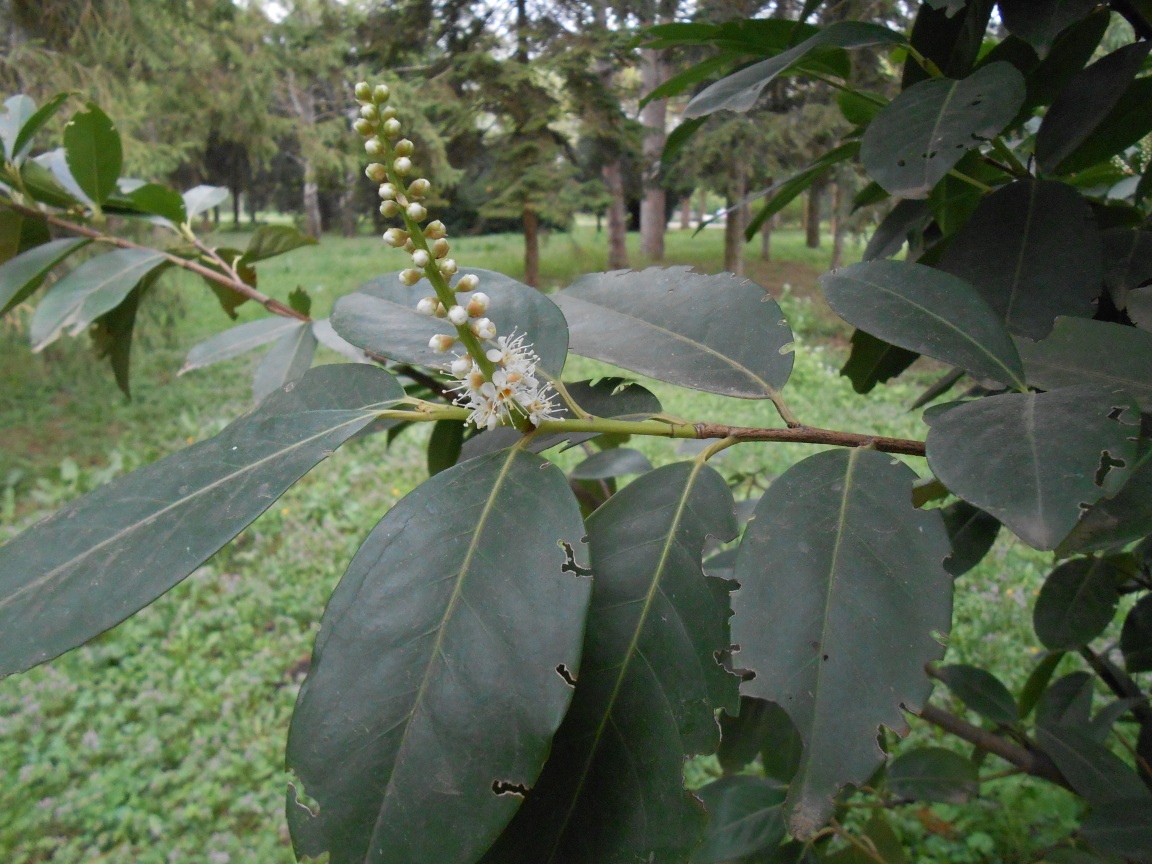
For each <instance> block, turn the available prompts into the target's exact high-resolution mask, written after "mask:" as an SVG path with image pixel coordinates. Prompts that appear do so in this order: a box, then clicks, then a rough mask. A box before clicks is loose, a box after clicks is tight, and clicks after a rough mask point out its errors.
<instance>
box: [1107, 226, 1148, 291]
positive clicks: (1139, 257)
mask: <svg viewBox="0 0 1152 864" xmlns="http://www.w3.org/2000/svg"><path fill="white" fill-rule="evenodd" d="M1100 239H1101V241H1102V242H1103V244H1104V284H1105V285H1107V286H1108V292H1109V293H1110V294H1111V295H1112V302H1113V303H1115V304H1116V308H1118V309H1123V308H1124V307H1125V305H1126V304H1127V297H1128V292H1129V291H1131V290H1133V289H1135V288H1139V287H1140V286H1141V285H1143V284H1144V283H1145V282H1149V281H1152V231H1135V230H1133V229H1131V228H1109V229H1108V230H1107V231H1102V232H1101V233H1100Z"/></svg>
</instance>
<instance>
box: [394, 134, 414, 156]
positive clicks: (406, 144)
mask: <svg viewBox="0 0 1152 864" xmlns="http://www.w3.org/2000/svg"><path fill="white" fill-rule="evenodd" d="M415 149H416V145H414V144H413V143H412V142H411V141H409V140H408V139H407V138H401V139H400V140H399V141H397V142H396V155H397V156H411V155H412V153H413V151H415Z"/></svg>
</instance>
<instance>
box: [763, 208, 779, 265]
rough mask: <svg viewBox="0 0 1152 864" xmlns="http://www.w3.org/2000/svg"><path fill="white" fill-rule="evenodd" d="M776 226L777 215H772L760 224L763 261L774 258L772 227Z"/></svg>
mask: <svg viewBox="0 0 1152 864" xmlns="http://www.w3.org/2000/svg"><path fill="white" fill-rule="evenodd" d="M775 227H776V217H775V216H770V217H769V218H767V219H765V220H764V224H763V225H761V226H760V258H761V260H763V261H771V260H772V229H773V228H775Z"/></svg>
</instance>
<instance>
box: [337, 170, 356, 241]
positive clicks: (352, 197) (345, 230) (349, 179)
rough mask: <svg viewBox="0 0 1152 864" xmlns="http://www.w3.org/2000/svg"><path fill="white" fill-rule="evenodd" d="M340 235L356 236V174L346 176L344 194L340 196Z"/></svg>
mask: <svg viewBox="0 0 1152 864" xmlns="http://www.w3.org/2000/svg"><path fill="white" fill-rule="evenodd" d="M340 234H341V235H342V236H344V237H355V236H356V172H354V171H349V172H348V173H347V174H345V175H344V194H342V195H341V196H340Z"/></svg>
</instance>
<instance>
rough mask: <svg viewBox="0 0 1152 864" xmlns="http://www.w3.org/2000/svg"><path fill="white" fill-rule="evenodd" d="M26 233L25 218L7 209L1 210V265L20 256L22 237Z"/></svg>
mask: <svg viewBox="0 0 1152 864" xmlns="http://www.w3.org/2000/svg"><path fill="white" fill-rule="evenodd" d="M23 233H24V216H23V215H22V214H20V213H17V212H16V211H15V210H9V209H8V208H6V207H3V208H0V264H4V263H5V262H7V261H10V260H11V259H12V258H14V257H16V256H17V255H18V254H20V237H21V235H22V234H23Z"/></svg>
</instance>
